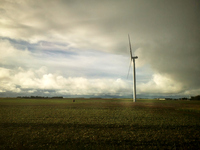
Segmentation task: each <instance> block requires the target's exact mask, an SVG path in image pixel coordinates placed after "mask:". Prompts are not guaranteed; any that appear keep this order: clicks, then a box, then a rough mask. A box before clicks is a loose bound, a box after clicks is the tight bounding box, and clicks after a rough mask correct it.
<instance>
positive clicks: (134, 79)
mask: <svg viewBox="0 0 200 150" xmlns="http://www.w3.org/2000/svg"><path fill="white" fill-rule="evenodd" d="M128 40H129V47H130V56H131V63H132V65H133V102H136V75H135V59H137V58H138V57H137V56H133V54H132V49H131V41H130V36H129V35H128ZM130 66H131V64H130ZM130 66H129V70H128V75H129V71H130ZM127 77H128V76H127Z"/></svg>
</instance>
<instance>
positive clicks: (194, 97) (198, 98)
mask: <svg viewBox="0 0 200 150" xmlns="http://www.w3.org/2000/svg"><path fill="white" fill-rule="evenodd" d="M191 100H200V95H197V96H192V97H191Z"/></svg>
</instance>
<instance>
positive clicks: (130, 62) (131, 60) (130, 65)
mask: <svg viewBox="0 0 200 150" xmlns="http://www.w3.org/2000/svg"><path fill="white" fill-rule="evenodd" d="M131 61H132V59H131ZM131 61H130V65H129V69H128V74H127V79H128V76H129V72H130V69H131Z"/></svg>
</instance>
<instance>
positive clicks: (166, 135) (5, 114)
mask: <svg viewBox="0 0 200 150" xmlns="http://www.w3.org/2000/svg"><path fill="white" fill-rule="evenodd" d="M72 100H73V99H19V98H18V99H17V98H0V149H1V150H4V149H6V150H7V149H20V150H21V149H42V150H44V149H78V150H79V149H87V150H88V149H97V150H98V149H104V150H105V149H200V101H158V100H138V101H137V102H136V103H132V101H131V100H128V99H75V100H76V101H75V102H72Z"/></svg>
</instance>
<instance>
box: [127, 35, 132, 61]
mask: <svg viewBox="0 0 200 150" xmlns="http://www.w3.org/2000/svg"><path fill="white" fill-rule="evenodd" d="M128 40H129V47H130V55H131V59H132V57H133V54H132V49H131V40H130V36H129V34H128Z"/></svg>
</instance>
